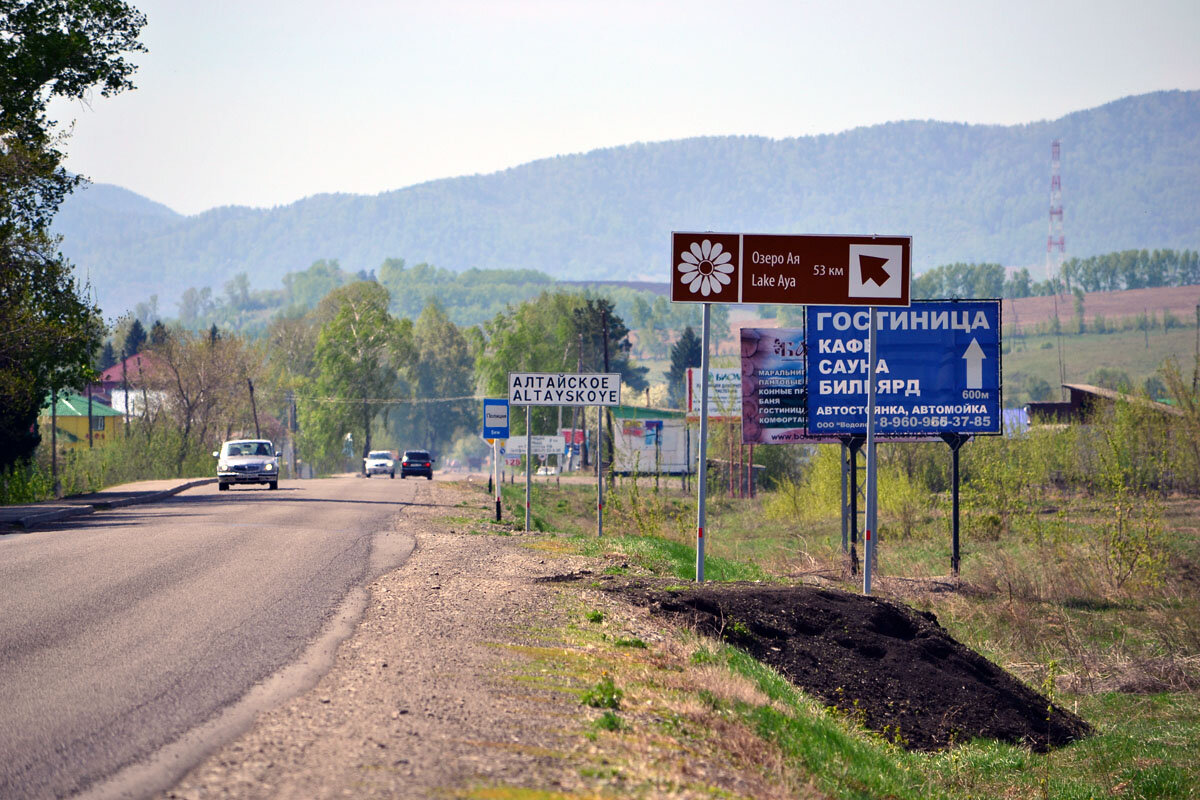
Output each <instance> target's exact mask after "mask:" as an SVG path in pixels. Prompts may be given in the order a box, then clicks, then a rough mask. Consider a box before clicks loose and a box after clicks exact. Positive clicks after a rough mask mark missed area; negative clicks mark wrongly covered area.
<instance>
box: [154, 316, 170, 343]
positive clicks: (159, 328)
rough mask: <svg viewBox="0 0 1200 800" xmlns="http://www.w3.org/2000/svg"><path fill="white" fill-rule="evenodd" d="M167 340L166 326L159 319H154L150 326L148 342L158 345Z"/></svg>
mask: <svg viewBox="0 0 1200 800" xmlns="http://www.w3.org/2000/svg"><path fill="white" fill-rule="evenodd" d="M166 341H167V326H166V325H163V324H162V320H161V319H156V320H154V324H153V325H151V326H150V344H152V345H155V346H160V345H162V344H163V343H164V342H166Z"/></svg>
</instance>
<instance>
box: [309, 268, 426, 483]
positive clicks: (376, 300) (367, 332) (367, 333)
mask: <svg viewBox="0 0 1200 800" xmlns="http://www.w3.org/2000/svg"><path fill="white" fill-rule="evenodd" d="M388 300H389V297H388V292H387V290H386V289H384V288H383V287H382V286H380V285H379V284H378V283H375V282H373V281H360V282H358V283H352V284H350V285H348V286H344V287H342V288H340V289H336V290H334V291H333V292H331V293H330V294H329V295H328V296H326V297H325V299H323V300H322V301H321V303H320V306H319V307H318V312H319V313H323V314H328V315H329V316H328V321H327V322H325V323H324V324H323V325H322V326H321V329H320V332H319V333H318V334H317V344H316V349H315V352H314V368H315V369H314V372H315V377H314V379H313V380H312V381H311V382H308V383H306V384H305V392H304V394H305V400H306V402H305V403H304V405H303V406H302V407H301V412H300V413H301V420H300V422H301V437H302V440H303V443H304V445H305V447H306V448H307V449H308V452H309V458H310V460H314V461H317V462H324V463H326V464H329V463H333V462H334V460H335V459H337V458H338V457H339V454H340V453H341V443H342V441H343V438H344V437H345V435H346V434H348V433H349V434H351V435H353V436H354V438H355V441H358V442H362V448H361V449H362V456H363V457H366V455H367V452H368V451H370V449H371V425H372V422H373V421H374V418H375V416H376V415H377V414H378V413H379V411H380V410H381V408H382V406H381V405H380V404H378V403H377V402H374V401H376V400H378V399H381V398H386V397H388V396H391V395H393V394H394V393H395V392H396V390H397V383H398V381H399V377H400V376H399V371H400V369H402V368H403V367H405V366H407V364H408V363H409V359H410V357H411V352H412V323H411V322H410V321H409V320H401V321H397V320H395V319H394V318H393V317H392V316H391V315H390V314H389V313H388ZM360 464H361V462H360Z"/></svg>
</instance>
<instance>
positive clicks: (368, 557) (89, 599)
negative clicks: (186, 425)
mask: <svg viewBox="0 0 1200 800" xmlns="http://www.w3.org/2000/svg"><path fill="white" fill-rule="evenodd" d="M425 484H426V482H425V481H414V480H407V481H400V480H399V479H396V480H383V479H379V478H375V479H372V480H363V479H355V478H340V479H331V480H321V481H294V482H283V483H281V484H280V487H279V490H278V491H267V490H266V487H257V486H253V487H239V488H234V489H233V490H232V491H229V492H220V493H218V492H217V488H216V486H215V485H210V486H205V487H201V488H198V489H192V490H189V491H187V492H184V493H183V494H180V495H177V496H175V497H173V498H171V499H169V500H167V501H164V502H162V503H157V504H153V505H145V506H133V507H128V508H122V509H117V510H112V511H105V512H98V513H96V514H93V515H89V516H86V517H78V518H76V519H74V520H70V521H66V522H64V523H60V524H55V525H50V526H47V527H45V528H41V529H37V530H36V531H34V532H31V533H23V534H9V535H4V536H0V587H2V588H0V797H2V798H5V799H6V800H18V799H19V798H46V797H65V796H71V795H74V794H77V793H80V792H82V791H84V790H90V792H91V793H93V794H96V795H97V796H104V795H106V794H107V795H114V794H125V793H126V792H128V793H130V794H132V795H134V796H136V795H139V794H143V793H144V792H145V791H146V790H147V789H151V790H152V789H155V788H162V787H163V786H166V785H170V783H171V782H172V780H173V779H174V777H177V776H178V775H179V774H182V770H184V769H186V767H187V766H190V764H191V763H194V762H195V761H197V760H198V759H199V758H200V757H201V756H203V755H204V753H205V752H207V751H208V750H210V749H211V748H212V747H213V746H214V745H215V744H217V743H219V741H220V740H221V739H222V738H228V736H230V735H232V734H233V733H236V732H237V729H238V727H239V726H244V725H246V724H248V723H249V722H250V721H251V720H252V719H253V714H254V712H255V711H257V710H258V709H259V708H265V707H269V706H270V705H272V704H274V703H277V702H279V700H280V699H282V698H285V697H287V696H290V695H291V694H294V693H296V692H298V691H300V690H302V689H304V688H306V687H307V686H308V685H311V684H312V683H313V682H314V681H315V680H316V678H317V677H319V675H320V674H321V672H323V670H324V668H325V666H326V665H327V663H328V659H329V658H331V657H332V652H333V649H334V647H335V646H336V643H337V641H339V640H340V638H342V637H344V636H345V635H348V634H349V632H350V631H351V630H352V628H353V624H354V622H355V621H356V620H357V618H358V615H359V613H360V612H361V610H362V605H363V603H364V602H365V597H366V592H365V591H364V589H363V587H364V586H365V585H366V584H367V583H369V582H370V581H371V580H372V579H374V578H375V577H376V576H377V575H379V574H380V573H382V572H383V571H385V570H387V569H389V568H392V567H395V566H397V565H399V564H401V563H403V561H404V560H405V559H406V558H407V557H408V554H409V553H410V552H411V551H412V546H413V539H412V537H411V536H408V535H406V534H405V533H404V509H405V506H406V505H407V504H409V503H420V502H422V500H423V497H422V496H423V495H424V496H425V497H426V498H427V497H428V489H427V488H426V486H425ZM114 775H116V776H117V777H116V779H115V780H110V779H112V778H113V776H114ZM131 775H132V776H134V777H132V778H130V777H129V776H131Z"/></svg>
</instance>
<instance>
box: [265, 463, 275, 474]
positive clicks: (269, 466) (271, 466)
mask: <svg viewBox="0 0 1200 800" xmlns="http://www.w3.org/2000/svg"><path fill="white" fill-rule="evenodd" d="M263 469H265V470H266V471H267V472H272V471H274V469H275V465H274V464H272V463H271V462H270V461H268V462H267V463H266V464H264V465H263Z"/></svg>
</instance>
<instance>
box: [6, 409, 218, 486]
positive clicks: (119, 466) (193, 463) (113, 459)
mask: <svg viewBox="0 0 1200 800" xmlns="http://www.w3.org/2000/svg"><path fill="white" fill-rule="evenodd" d="M47 427H48V426H47ZM182 444H183V443H182V437H181V436H180V434H179V432H178V431H176V430H174V429H173V428H171V427H169V426H166V425H155V424H153V423H142V422H137V423H134V424H131V425H130V427H129V433H128V435H126V436H124V437H122V438H120V439H115V440H113V441H110V442H108V443H106V444H105V445H103V446H100V447H94V448H90V449H89V448H77V449H73V450H66V451H63V452H60V453H59V457H58V482H59V486H60V489H61V494H62V496H68V495H74V494H86V493H88V492H96V491H100V490H101V489H104V488H106V487H108V486H115V485H118V484H122V483H129V482H132V481H140V480H153V479H157V478H168V477H171V478H173V477H177V476H178V477H204V476H209V475H214V474H215V464H216V462H215V461H214V460H213V458H212V449H211V448H212V444H211V443H209V444H207V445H205V444H202V443H199V442H192V443H190V444H189V446H188V447H187V448H186V450H185V456H184V459H183V469H182V471H180V470H179V453H180V451H181V446H182ZM53 497H54V479H53V476H52V469H51V457H50V432H49V430H43V432H42V444H41V446H40V447H39V448H38V450H37V452H36V453H35V456H34V460H33V461H31V462H29V463H27V464H24V465H17V466H14V467H13V468H12V469H10V470H8V471H6V472H5V473H0V503H2V504H4V505H11V504H14V503H34V502H38V501H40V500H48V499H51V498H53Z"/></svg>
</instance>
